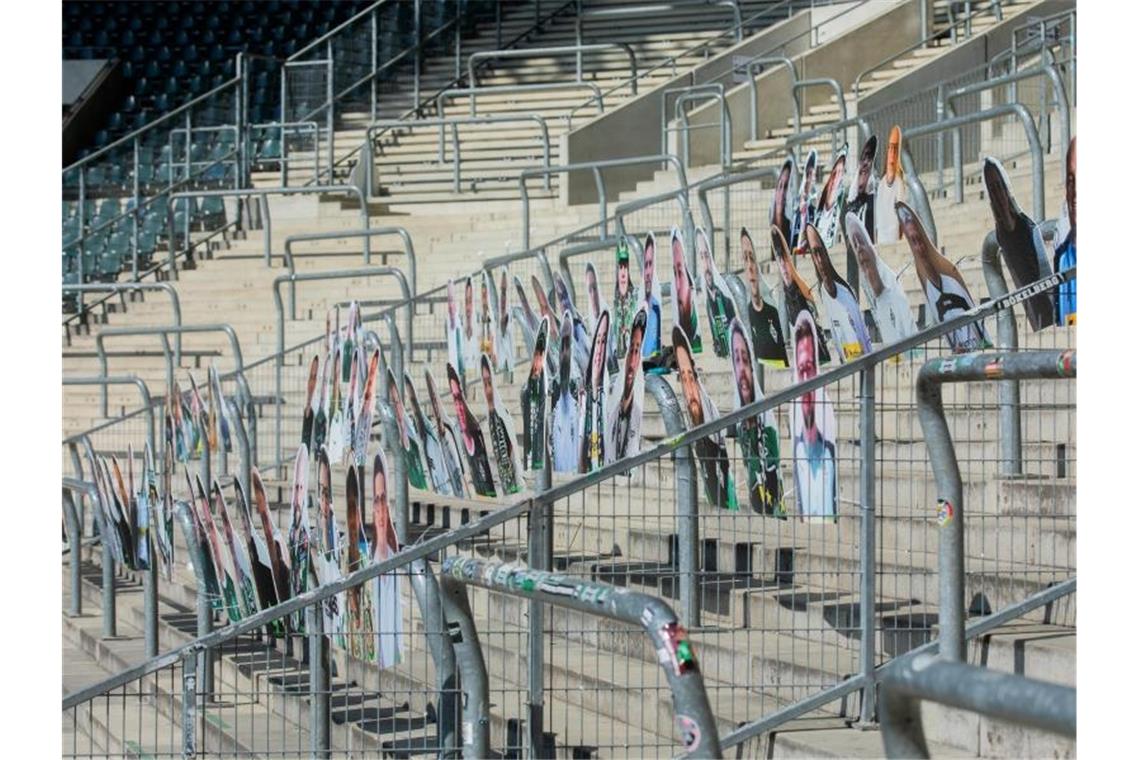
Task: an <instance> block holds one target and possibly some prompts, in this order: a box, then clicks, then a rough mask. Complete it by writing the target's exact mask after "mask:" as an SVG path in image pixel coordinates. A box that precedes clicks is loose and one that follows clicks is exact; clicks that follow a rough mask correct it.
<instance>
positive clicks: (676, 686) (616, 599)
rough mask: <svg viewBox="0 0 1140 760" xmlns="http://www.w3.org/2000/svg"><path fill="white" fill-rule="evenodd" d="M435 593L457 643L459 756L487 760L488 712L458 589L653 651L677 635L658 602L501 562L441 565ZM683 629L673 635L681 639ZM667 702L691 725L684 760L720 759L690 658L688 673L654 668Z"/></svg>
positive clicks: (470, 622) (483, 676) (673, 618)
mask: <svg viewBox="0 0 1140 760" xmlns="http://www.w3.org/2000/svg"><path fill="white" fill-rule="evenodd" d="M439 576H440V590H441V591H442V592H443V593H442V598H443V606H444V616H445V617H446V618H447V620H448V622H449V624H452V625H456V626H457V627H458V628H459V629H460V631H462V635H460V636H455V637H454V638H453V641H454V642H455V656H456V659H457V660H458V663H459V669H460V674H461V678H460V683H461V684H462V688H463V695H464V699H463V703H464V704H463V716H464V725H465V726H471V727H472V729H471V730H470V731H468V730H465V731H464V737H463V756H464V757H465V758H483V757H489V756H490V753H489V748H490V727H489V721H487V720H486V715H487V712H488V709H489V699H488V684H487V670H486V666H485V664H484V661H483V652H482V649H481V647H480V645H479V637H478V632H477V630H476V627H475V620H474V617H473V616H472V614H471V607H470V604H469V602H468V600H467V591H466V589H465V586H477V587H480V588H485V589H488V590H490V591H494V592H496V593H498V594H504V595H506V596H517V597H520V598H523V599H532V600H535V601H539V602H543V603H545V604H549V605H551V606H554V607H562V608H565V609H569V610H575V611H577V612H582V613H585V614H587V615H591V616H596V617H603V618H608V619H610V620H616V621H618V622H622V623H627V624H629V625H635V626H638V627H640V628H641V629H642V630H643V631H644V632H645V633H646V634H647V635H648V636H649V637H650V639H651V640H652V644H653V649H654V650H655V651H664V652H670V651H671V648H672V647H674V646H676V644H675V642H670V641H669V640H668V639H667V636H666V631H669V630H673V629H677V628H680V621H679V620H678V618H677V615H676V614H675V613H674V612H673V610H672V608H670V607H669V605H668V604H666V603H665V602H664V601H662V600H661V599H659V598H657V597H655V596H650V595H649V594H643V593H641V592H637V591H630V590H629V589H627V588H622V589H620V593H618V587H617V586H612V585H610V584H608V583H598V582H597V581H589V580H584V579H581V578H571V577H568V576H563V575H561V574H558V573H550V572H546V571H543V570H537V569H533V568H528V567H513V566H511V565H506V564H503V563H502V562H487V561H484V560H481V559H477V558H474V557H458V556H452V557H448V558H447V559H445V560H444V561H443V566H442V567H441V568H440V574H439ZM548 584H550V585H551V586H553V585H563V586H568V585H572V586H573V588H574V595H573V596H566V595H564V594H559V593H554V592H552V591H547V590H545V589H546V588H548ZM683 633H684V632H683V629H681V634H682V635H683ZM659 665H661V667H662V668H663V669H664V672H665V679H666V681H667V682H668V684H669V690H670V691H671V692H672V695H673V710H674V712H675V713H676V714H677V715H686V716H688V717H689V719H690V721H692V723H693V724H694V727H695V728H694V731H693V733H694V735H695V736H694V740H693V742H692V745H691V746H686V747H685V754H686V756H688V757H708V758H717V757H720V756H721V754H720V753H721V750H720V744H719V741H718V738H717V729H716V721H715V719H714V718H713V713H712V707H711V706H710V705H709V698H708V694H707V693H706V691H705V686H704V680H703V679H702V677H701V672H700V668H699V666H698V665H697V662H696V657H695V655H694V656H693V662H692V667H690V668H685V669H682V668H681V667H674V666H673V665H670V664H669V661H668V659H664V660H662V661H661V662H659Z"/></svg>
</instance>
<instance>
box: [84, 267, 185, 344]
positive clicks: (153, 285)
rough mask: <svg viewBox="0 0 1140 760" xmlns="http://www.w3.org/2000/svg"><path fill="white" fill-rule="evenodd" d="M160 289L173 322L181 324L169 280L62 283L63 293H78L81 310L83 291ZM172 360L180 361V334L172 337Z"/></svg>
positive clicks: (175, 292) (131, 291)
mask: <svg viewBox="0 0 1140 760" xmlns="http://www.w3.org/2000/svg"><path fill="white" fill-rule="evenodd" d="M144 290H160V291H162V292H164V293H166V294H167V295H168V296H170V306H171V308H172V309H173V312H174V324H175V325H181V324H182V302H181V300H179V298H178V291H177V290H176V289H175V288H174V286H173V285H171V284H170V283H169V282H105V283H85V284H82V285H68V284H66V283H65V284H64V285H63V292H64V293H79V299H80V300H79V309H80V311H82V310H83V294H84V293H105V292H108V291H109V292H111V293H133V292H135V291H144ZM174 357H175V358H174V360H175V361H176V362H179V363H181V362H182V334H181V333H179V334H178V335H176V336H175V338H174Z"/></svg>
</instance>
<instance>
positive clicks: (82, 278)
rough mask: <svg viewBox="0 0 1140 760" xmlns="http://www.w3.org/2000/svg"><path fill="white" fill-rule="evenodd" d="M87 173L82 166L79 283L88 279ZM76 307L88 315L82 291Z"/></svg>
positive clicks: (79, 311)
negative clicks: (85, 253)
mask: <svg viewBox="0 0 1140 760" xmlns="http://www.w3.org/2000/svg"><path fill="white" fill-rule="evenodd" d="M86 173H87V167H86V166H80V167H79V262H78V269H79V272H78V273H79V284H80V285H82V284H83V283H84V282H86V280H87V277H86V273H85V272H84V271H83V251H84V249H85V248H86V247H87V246H86V244H84V242H83V241H84V239H85V238H86V237H87V235H86V234H85V233H84V231H83V227H84V224H85V222H86V219H85V217H86V216H87V209H86V206H87V199H86V195H87V186H86V181H85V179H84V176H83V175H85V174H86ZM76 308H77V310H78V313H79V314H80V315H81V317H86V314H85V313H84V310H83V294H82V293H80V294H79V295H78V296H76Z"/></svg>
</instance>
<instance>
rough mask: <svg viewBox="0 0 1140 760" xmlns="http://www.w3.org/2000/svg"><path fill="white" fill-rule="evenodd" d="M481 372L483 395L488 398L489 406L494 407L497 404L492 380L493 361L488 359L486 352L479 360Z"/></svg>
mask: <svg viewBox="0 0 1140 760" xmlns="http://www.w3.org/2000/svg"><path fill="white" fill-rule="evenodd" d="M479 374H480V375H481V376H482V378H483V395H484V396H485V397H486V399H487V407H488V408H492V407H494V406H495V386H494V384H493V383H492V381H491V363H490V362H489V361H487V355H486V354H484V355H483V359H482V360H481V361H480V362H479Z"/></svg>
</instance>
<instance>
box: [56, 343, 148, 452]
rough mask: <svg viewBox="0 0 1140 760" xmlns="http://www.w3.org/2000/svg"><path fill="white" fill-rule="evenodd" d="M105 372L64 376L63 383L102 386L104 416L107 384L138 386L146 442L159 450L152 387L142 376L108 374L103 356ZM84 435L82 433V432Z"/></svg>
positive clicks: (102, 361) (68, 439) (74, 437)
mask: <svg viewBox="0 0 1140 760" xmlns="http://www.w3.org/2000/svg"><path fill="white" fill-rule="evenodd" d="M100 363H101V365H102V369H103V372H102V374H101V375H99V376H98V377H95V376H92V377H64V378H63V384H64V385H65V386H67V385H98V386H100V388H101V390H100V395H101V397H102V403H103V416H104V417H106V416H107V386H110V385H133V386H135V387H136V388H138V391H139V396H140V398H141V400H142V410H143V413H144V414H146V420H147V427H146V442H147V443H148V444H150V450H151V451H158V449H156V448H155V440H156V439H155V437H154V402H153V401H152V400H151V395H150V389H149V388H148V387H147V385H146V383H145V382H143V380H142V379H141V378H138V377H133V376H126V375H123V376H119V377H114V376H111V375H108V374H107V360H106V357H105V356H103V357H102V358H101V361H100ZM81 435H82V434H81ZM75 439H76V436H72V437H71V438H65V439H64V443H68V442H69V441H72V440H75Z"/></svg>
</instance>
